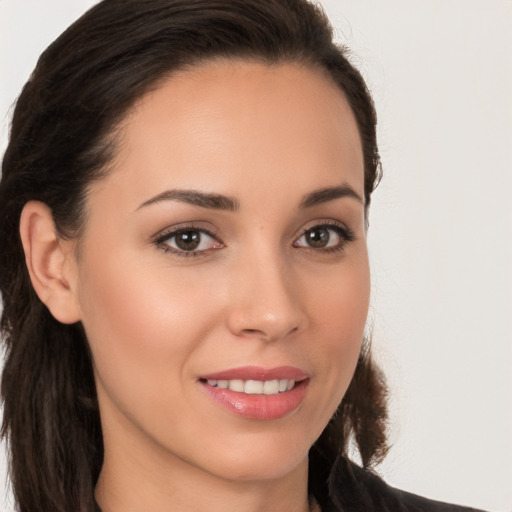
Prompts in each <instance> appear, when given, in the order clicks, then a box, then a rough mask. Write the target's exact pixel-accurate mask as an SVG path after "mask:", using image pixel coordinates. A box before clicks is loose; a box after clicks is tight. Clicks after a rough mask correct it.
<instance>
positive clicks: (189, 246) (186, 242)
mask: <svg viewBox="0 0 512 512" xmlns="http://www.w3.org/2000/svg"><path fill="white" fill-rule="evenodd" d="M159 244H161V245H164V246H165V247H166V248H167V249H168V250H170V251H174V252H181V253H183V252H188V253H192V252H200V251H206V250H208V249H216V248H220V247H221V245H222V244H220V243H219V242H218V241H217V240H216V239H215V238H214V237H213V235H210V234H209V233H207V232H206V231H203V230H201V229H191V228H188V229H180V230H179V231H174V232H172V233H169V234H167V235H165V237H162V238H161V239H160V240H159Z"/></svg>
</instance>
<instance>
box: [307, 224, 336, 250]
mask: <svg viewBox="0 0 512 512" xmlns="http://www.w3.org/2000/svg"><path fill="white" fill-rule="evenodd" d="M330 238H331V235H330V233H329V229H327V228H312V229H308V230H307V231H306V232H305V233H304V240H305V242H306V243H307V244H308V245H309V246H310V247H314V248H316V249H321V248H322V247H327V245H328V244H329V240H330Z"/></svg>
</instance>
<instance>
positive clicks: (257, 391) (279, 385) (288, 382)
mask: <svg viewBox="0 0 512 512" xmlns="http://www.w3.org/2000/svg"><path fill="white" fill-rule="evenodd" d="M206 382H207V383H208V385H209V386H212V387H215V388H220V389H230V390H231V391H237V392H239V393H245V394H246V395H277V394H278V393H284V392H285V391H290V390H291V389H293V387H294V386H295V381H294V380H293V379H279V380H278V379H274V380H265V381H261V380H245V381H244V380H241V379H233V380H223V379H219V380H217V379H208V380H207V381H206Z"/></svg>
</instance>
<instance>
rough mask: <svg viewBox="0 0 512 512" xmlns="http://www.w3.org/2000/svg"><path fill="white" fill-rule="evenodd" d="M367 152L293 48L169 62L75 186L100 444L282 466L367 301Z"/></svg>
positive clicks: (192, 465) (292, 458)
mask: <svg viewBox="0 0 512 512" xmlns="http://www.w3.org/2000/svg"><path fill="white" fill-rule="evenodd" d="M362 197H364V182H363V157H362V151H361V143H360V139H359V135H358V130H357V127H356V123H355V120H354V116H353V114H352V112H351V110H350V108H349V106H348V104H347V102H346V100H345V99H344V97H343V95H342V93H341V92H340V90H339V89H338V88H337V87H336V86H335V85H333V84H332V83H331V82H330V81H329V80H328V79H327V78H326V77H324V76H323V75H322V74H321V73H319V72H318V71H312V70H310V69H306V68H304V67H300V66H298V65H292V64H287V65H279V66H264V65H260V64H255V63H247V62H245V63H244V62H216V63H210V64H205V65H202V66H200V67H197V68H195V69H193V70H189V71H186V72H182V73H180V74H176V75H175V76H173V77H172V78H171V79H169V80H168V81H167V82H165V83H164V84H163V85H161V87H160V88H159V89H158V90H156V91H154V92H151V93H150V94H148V95H147V96H145V97H144V98H143V99H142V100H141V101H140V102H139V103H138V104H137V105H136V106H135V107H134V108H133V110H132V111H131V112H130V114H129V115H128V116H127V118H126V119H125V121H124V123H123V126H122V127H121V131H120V143H119V150H118V154H117V156H116V157H115V161H114V164H113V169H112V171H111V173H110V174H109V175H108V176H107V177H106V178H104V179H102V180H100V181H98V182H95V183H94V184H93V185H92V186H91V188H90V194H89V199H88V206H87V209H88V211H87V225H86V229H85V232H84V234H83V236H82V239H81V240H80V244H81V245H80V253H79V257H78V259H77V261H76V281H75V283H74V289H75V293H76V297H77V301H78V304H79V308H80V318H81V321H82V323H83V325H84V328H85V331H86V334H87V337H88V340H89V343H90V347H91V352H92V357H93V364H94V371H95V378H96V382H97V389H98V398H99V402H100V411H101V417H102V425H103V430H104V436H105V463H106V464H107V462H108V461H109V460H110V459H111V458H112V457H115V456H116V454H117V456H119V457H123V456H125V455H123V454H126V452H127V451H128V452H129V454H130V457H131V458H132V459H137V458H140V459H141V460H144V462H143V464H144V465H145V466H148V465H151V464H153V463H154V465H155V467H156V466H158V467H160V468H162V467H166V468H172V467H178V465H179V467H180V470H181V471H188V470H191V471H192V470H194V471H203V472H208V473H209V474H211V475H217V476H220V477H222V478H224V479H235V480H236V479H238V480H245V481H247V480H254V479H256V480H257V479H272V478H279V477H282V476H284V475H286V474H288V473H290V472H291V471H293V470H294V468H297V467H299V466H302V467H303V466H304V464H306V463H307V462H306V461H307V452H308V450H309V448H310V447H311V445H312V444H313V443H314V441H315V440H316V439H317V437H318V436H319V435H320V433H321V432H322V430H323V428H324V427H325V425H326V424H327V423H328V421H329V419H330V418H331V416H332V414H333V413H334V411H335V409H336V407H337V406H338V404H339V402H340V401H341V399H342V397H343V395H344V393H345V391H346V389H347V386H348V384H349V381H350V379H351V377H352V374H353V372H354V368H355V364H356V361H357V358H358V354H359V351H360V345H361V340H362V337H363V331H364V326H365V321H366V316H367V308H368V300H369V270H368V261H367V247H366V240H365V222H364V204H363V201H362V199H361V198H362Z"/></svg>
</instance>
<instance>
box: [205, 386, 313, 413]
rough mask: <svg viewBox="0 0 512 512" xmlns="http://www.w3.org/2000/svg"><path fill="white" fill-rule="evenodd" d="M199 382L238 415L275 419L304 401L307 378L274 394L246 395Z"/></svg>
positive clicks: (218, 400)
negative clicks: (288, 388) (288, 389)
mask: <svg viewBox="0 0 512 512" xmlns="http://www.w3.org/2000/svg"><path fill="white" fill-rule="evenodd" d="M201 384H202V386H203V388H204V389H205V391H206V392H207V393H208V394H209V395H210V396H211V397H212V398H213V399H214V400H215V401H216V402H217V403H219V404H220V405H221V406H223V407H225V408H226V409H228V410H229V411H231V412H234V413H235V414H237V415H238V416H243V417H244V418H248V419H253V420H275V419H278V418H282V417H283V416H286V415H287V414H290V413H291V412H293V411H295V410H296V409H298V408H299V406H300V405H301V404H302V402H303V401H304V397H305V395H306V390H307V387H308V384H309V379H306V380H303V381H301V382H299V383H297V384H296V385H295V387H294V388H293V389H291V390H290V391H284V392H282V393H277V394H276V395H248V394H245V393H240V392H238V391H231V390H230V389H223V388H216V387H213V386H209V385H208V384H207V383H206V382H201Z"/></svg>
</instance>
